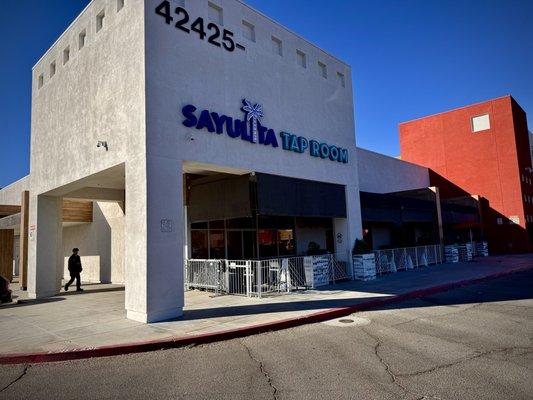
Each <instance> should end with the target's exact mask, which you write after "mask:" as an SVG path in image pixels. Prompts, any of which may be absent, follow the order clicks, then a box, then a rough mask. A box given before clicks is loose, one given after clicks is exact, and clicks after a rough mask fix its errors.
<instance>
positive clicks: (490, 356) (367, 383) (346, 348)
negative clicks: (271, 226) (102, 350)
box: [0, 271, 533, 400]
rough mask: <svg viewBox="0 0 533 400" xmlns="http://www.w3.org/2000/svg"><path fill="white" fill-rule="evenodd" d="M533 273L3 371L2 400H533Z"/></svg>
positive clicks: (0, 373)
mask: <svg viewBox="0 0 533 400" xmlns="http://www.w3.org/2000/svg"><path fill="white" fill-rule="evenodd" d="M532 283H533V271H528V272H523V273H518V274H514V275H510V276H507V277H503V278H499V279H494V280H490V281H486V282H484V283H482V284H477V285H472V286H467V287H463V288H460V289H456V290H452V291H449V292H445V293H442V294H438V295H434V296H429V297H425V298H421V299H416V300H412V301H407V302H403V303H400V304H395V305H393V306H389V307H386V308H384V309H380V310H374V311H369V312H363V313H358V314H354V315H352V316H349V317H346V318H343V319H342V320H343V321H341V320H333V321H328V322H325V323H320V324H313V325H306V326H302V327H298V328H294V329H288V330H284V331H278V332H273V333H267V334H262V335H257V336H251V337H247V338H244V339H235V340H230V341H226V342H220V343H215V344H211V345H203V346H197V347H189V348H181V349H175V350H165V351H158V352H153V353H144V354H134V355H127V356H119V357H111V358H99V359H90V360H79V361H71V362H58V363H49V364H35V365H11V366H8V365H3V366H0V398H2V399H6V400H7V399H44V398H50V399H74V398H79V399H93V398H94V399H117V398H127V399H147V398H149V399H182V398H183V399H185V398H186V399H252V398H253V399H324V398H328V397H329V398H335V399H399V398H406V399H461V400H464V399H503V398H506V399H531V394H532V393H533V344H532V340H533V300H532V298H533V285H532Z"/></svg>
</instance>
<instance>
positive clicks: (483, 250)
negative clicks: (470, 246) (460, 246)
mask: <svg viewBox="0 0 533 400" xmlns="http://www.w3.org/2000/svg"><path fill="white" fill-rule="evenodd" d="M476 254H477V256H478V257H488V256H489V244H488V243H487V242H476Z"/></svg>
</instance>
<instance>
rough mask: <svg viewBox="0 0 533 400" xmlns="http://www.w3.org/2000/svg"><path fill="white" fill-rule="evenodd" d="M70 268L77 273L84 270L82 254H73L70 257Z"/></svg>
mask: <svg viewBox="0 0 533 400" xmlns="http://www.w3.org/2000/svg"><path fill="white" fill-rule="evenodd" d="M68 270H69V271H70V272H71V273H73V274H77V273H80V272H81V271H82V268H81V259H80V256H78V255H76V254H73V255H71V256H70V257H69V259H68Z"/></svg>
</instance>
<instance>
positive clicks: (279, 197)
mask: <svg viewBox="0 0 533 400" xmlns="http://www.w3.org/2000/svg"><path fill="white" fill-rule="evenodd" d="M256 179H257V211H258V213H259V214H260V215H288V216H294V217H332V218H346V196H345V190H344V186H343V185H336V184H332V183H325V182H316V181H308V180H303V179H295V178H286V177H282V176H277V175H268V174H260V173H258V174H257V175H256Z"/></svg>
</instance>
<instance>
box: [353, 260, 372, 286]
mask: <svg viewBox="0 0 533 400" xmlns="http://www.w3.org/2000/svg"><path fill="white" fill-rule="evenodd" d="M353 274H354V279H355V280H359V281H370V280H373V279H376V259H375V257H374V254H372V253H370V254H358V255H355V256H353Z"/></svg>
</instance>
